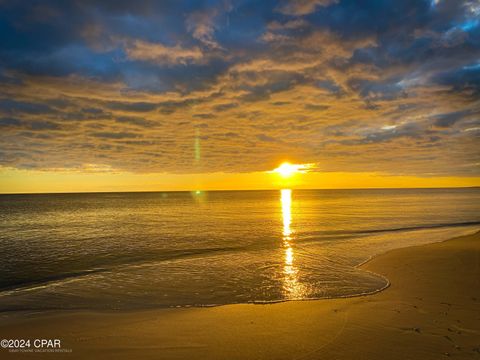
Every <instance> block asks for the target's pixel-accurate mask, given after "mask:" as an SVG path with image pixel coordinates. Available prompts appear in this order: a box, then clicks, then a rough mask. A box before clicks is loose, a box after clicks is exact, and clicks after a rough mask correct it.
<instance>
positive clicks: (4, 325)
mask: <svg viewBox="0 0 480 360" xmlns="http://www.w3.org/2000/svg"><path fill="white" fill-rule="evenodd" d="M361 268H362V269H365V270H368V271H373V272H375V273H378V274H381V275H383V276H386V277H387V278H388V279H389V280H390V282H391V286H390V287H389V288H387V289H385V290H384V291H381V292H379V293H376V294H374V295H368V296H360V297H354V298H346V299H331V300H318V301H293V302H286V303H279V304H270V305H247V304H246V305H227V306H219V307H214V308H182V309H162V310H149V311H141V312H139V311H136V312H110V313H106V312H88V311H75V312H71V311H68V312H67V311H65V312H46V313H37V314H26V313H4V314H1V316H0V338H1V339H5V338H7V339H36V338H46V339H61V344H62V349H63V350H65V349H71V350H72V352H71V353H26V354H21V353H9V352H8V350H5V349H0V357H1V358H5V359H9V358H12V359H13V358H15V359H16V358H25V359H27V358H28V359H32V358H52V359H58V358H64V357H68V358H79V359H87V358H88V359H93V358H101V359H229V360H230V359H382V360H383V359H402V360H404V359H449V358H452V359H480V233H477V234H475V235H470V236H463V237H459V238H455V239H452V240H448V241H445V242H442V243H435V244H429V245H423V246H417V247H410V248H404V249H397V250H393V251H390V252H388V253H386V254H383V255H380V256H378V257H376V258H374V259H372V260H371V261H369V262H367V263H365V264H363V265H362V267H361Z"/></svg>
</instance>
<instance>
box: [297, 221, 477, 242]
mask: <svg viewBox="0 0 480 360" xmlns="http://www.w3.org/2000/svg"><path fill="white" fill-rule="evenodd" d="M476 225H477V226H478V225H480V221H464V222H455V223H440V224H425V225H416V226H405V227H397V228H387V229H362V230H320V231H311V232H299V236H300V237H301V238H303V239H305V238H307V237H308V238H310V237H314V236H323V235H324V236H326V237H327V238H328V239H338V238H350V237H354V236H359V235H372V234H379V233H389V232H403V231H416V230H431V229H440V228H454V227H463V226H476Z"/></svg>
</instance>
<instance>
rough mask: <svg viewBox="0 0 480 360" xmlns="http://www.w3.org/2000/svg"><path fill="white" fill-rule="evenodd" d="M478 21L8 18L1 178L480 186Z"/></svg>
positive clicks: (278, 15)
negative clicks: (195, 177)
mask: <svg viewBox="0 0 480 360" xmlns="http://www.w3.org/2000/svg"><path fill="white" fill-rule="evenodd" d="M477 8H478V6H477V4H476V2H474V1H439V2H438V3H437V4H435V6H430V2H428V1H413V0H406V1H401V2H398V1H376V2H358V1H347V0H342V1H281V2H269V1H257V2H228V1H223V0H222V1H220V0H219V1H215V0H214V1H208V2H203V1H199V2H177V1H175V2H167V1H165V2H158V1H150V0H139V1H137V2H135V3H132V2H124V1H102V2H95V1H72V2H51V1H49V0H47V1H45V2H42V4H41V5H38V6H30V5H28V4H25V3H24V2H9V3H6V2H3V3H0V22H1V23H2V26H1V27H0V82H1V83H2V87H1V88H0V127H1V129H2V131H1V132H0V144H1V145H0V153H1V154H2V155H1V157H0V166H10V167H16V168H36V169H60V168H62V169H65V168H70V169H82V167H84V164H101V165H100V166H101V167H102V169H106V170H105V171H110V170H109V169H116V170H128V171H132V172H158V171H166V172H171V173H194V172H203V171H222V172H246V171H264V170H269V169H272V168H274V167H276V166H278V163H279V162H282V161H285V159H288V160H290V161H295V162H298V163H315V164H319V167H318V169H315V170H314V171H319V170H321V171H383V172H389V173H393V174H400V173H401V174H415V175H424V176H432V174H433V175H439V174H442V175H462V176H463V175H465V176H466V175H468V176H470V175H471V174H478V173H479V171H480V169H479V168H478V166H475V165H472V164H478V163H480V154H479V152H478V134H479V133H478V131H477V130H476V129H478V127H479V123H478V121H479V118H478V114H479V107H478V103H479V94H480V91H479V90H480V80H479V79H480V67H479V66H478V61H479V60H478V59H479V58H480V57H479V56H480V42H479V40H478V39H479V35H480V26H479V25H477V24H476V23H475V21H474V20H475V14H476V13H477V10H478V9H477ZM196 146H199V148H200V149H201V152H200V154H201V156H200V157H199V158H198V159H197V158H196V157H195V147H196ZM112 171H113V170H112Z"/></svg>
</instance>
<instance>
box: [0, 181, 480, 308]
mask: <svg viewBox="0 0 480 360" xmlns="http://www.w3.org/2000/svg"><path fill="white" fill-rule="evenodd" d="M479 210H480V189H423V190H420V189H402V190H293V191H290V190H282V191H218V192H199V193H197V192H194V193H189V192H170V193H104V194H56V195H54V194H48V195H1V196H0V221H1V224H2V231H1V234H0V245H1V249H2V261H1V263H0V311H6V310H15V309H117V308H121V309H133V308H151V307H168V306H190V305H192V306H208V305H218V304H228V303H244V302H269V301H283V300H293V299H310V298H325V297H339V296H352V295H358V294H363V293H369V292H373V291H376V290H378V289H381V288H383V287H384V286H385V285H386V279H385V278H383V277H381V276H378V275H375V274H372V273H369V272H366V271H362V270H360V269H357V268H356V265H358V264H360V263H361V262H363V261H365V260H367V259H368V258H370V257H371V256H374V255H376V254H379V253H382V252H385V251H387V250H390V249H394V248H399V247H404V246H410V245H416V244H424V243H429V242H433V241H440V240H444V239H447V238H450V237H453V236H456V235H460V234H465V233H471V232H474V231H475V230H478V229H479V228H480V216H479V214H480V211H479Z"/></svg>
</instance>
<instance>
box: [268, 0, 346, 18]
mask: <svg viewBox="0 0 480 360" xmlns="http://www.w3.org/2000/svg"><path fill="white" fill-rule="evenodd" d="M336 2H337V1H336V0H287V1H283V2H282V4H281V5H280V6H278V7H277V11H279V12H281V13H282V14H285V15H307V14H310V13H313V12H314V11H315V10H316V8H317V7H318V6H328V5H330V4H333V3H336Z"/></svg>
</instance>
